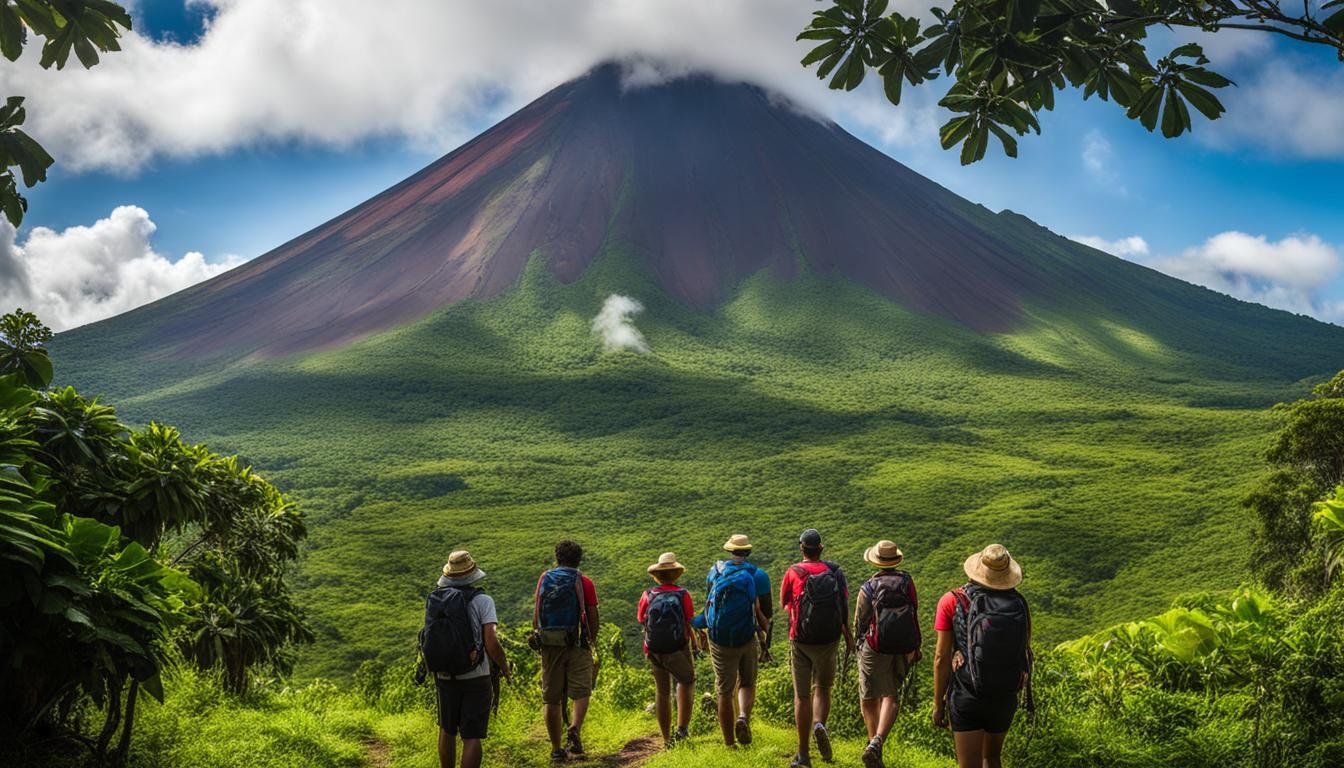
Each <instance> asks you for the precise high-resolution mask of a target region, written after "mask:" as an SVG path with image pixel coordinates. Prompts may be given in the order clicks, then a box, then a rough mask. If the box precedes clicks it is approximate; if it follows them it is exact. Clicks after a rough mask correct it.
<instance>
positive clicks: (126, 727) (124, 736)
mask: <svg viewBox="0 0 1344 768" xmlns="http://www.w3.org/2000/svg"><path fill="white" fill-rule="evenodd" d="M139 693H140V681H139V680H132V681H131V688H130V690H129V691H127V692H126V714H125V716H124V717H122V719H121V740H120V741H119V742H118V743H117V752H116V754H114V755H113V756H112V762H113V763H114V764H116V765H123V764H125V762H126V754H127V753H128V752H130V751H131V728H132V727H134V726H135V700H136V698H137V694H139Z"/></svg>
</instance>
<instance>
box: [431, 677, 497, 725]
mask: <svg viewBox="0 0 1344 768" xmlns="http://www.w3.org/2000/svg"><path fill="white" fill-rule="evenodd" d="M434 689H435V693H436V694H437V696H438V704H439V727H440V728H442V729H443V730H444V731H445V732H447V733H449V734H452V735H458V734H460V735H461V736H462V738H464V739H484V738H485V731H486V728H487V727H489V725H490V702H491V701H492V700H493V699H494V688H493V687H492V686H491V685H490V676H489V675H482V676H481V677H469V678H467V679H466V680H443V679H441V678H435V679H434Z"/></svg>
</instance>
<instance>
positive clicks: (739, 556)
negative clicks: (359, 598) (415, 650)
mask: <svg viewBox="0 0 1344 768" xmlns="http://www.w3.org/2000/svg"><path fill="white" fill-rule="evenodd" d="M798 547H799V550H800V553H801V559H800V560H799V561H798V562H796V563H794V564H792V565H790V566H789V568H788V569H787V570H786V571H785V572H784V576H783V579H782V581H781V583H780V589H779V595H778V606H779V608H780V609H782V610H784V611H786V612H787V615H788V620H789V624H788V626H789V669H790V672H791V675H792V678H793V691H794V700H793V711H794V722H795V725H796V726H797V733H798V750H797V753H796V754H795V755H794V757H793V760H792V761H791V763H790V768H809V767H810V766H811V765H812V750H813V746H814V745H815V749H816V752H817V754H818V755H819V756H820V757H821V759H822V760H823V761H825V762H828V763H829V762H831V759H832V747H831V738H830V733H829V731H828V730H827V720H828V718H829V715H830V709H831V690H832V688H833V687H834V684H835V680H836V674H837V668H838V667H839V666H840V659H839V656H840V653H841V651H842V650H843V652H844V654H845V659H846V660H847V659H849V658H850V656H851V655H853V654H857V658H858V681H859V686H858V687H859V698H860V705H861V710H862V713H863V721H864V724H865V726H866V727H867V733H868V743H867V745H866V746H865V747H864V750H863V755H862V760H863V764H864V766H865V768H884V762H883V745H884V742H885V740H886V738H887V736H888V734H889V733H890V732H891V729H892V726H893V724H894V723H895V720H896V716H897V714H898V713H899V711H900V707H901V699H902V690H903V687H904V684H905V681H906V678H907V675H908V673H909V672H910V669H911V668H912V667H913V665H914V664H915V663H916V662H918V661H919V660H920V658H921V656H922V654H921V650H920V649H921V645H922V636H921V633H920V625H919V615H918V598H917V596H916V592H915V583H914V579H913V578H912V577H911V575H910V573H909V572H908V571H905V570H902V569H901V568H900V566H901V564H902V562H903V560H904V555H903V553H902V552H901V549H900V548H899V547H898V546H897V545H896V544H895V543H893V542H891V541H888V540H882V541H879V542H877V543H876V544H874V545H873V546H871V547H868V548H867V549H866V550H865V551H864V555H863V557H864V560H865V561H866V562H867V563H868V564H869V565H871V566H872V567H873V569H874V572H873V574H872V575H871V576H870V577H869V578H868V579H867V580H865V581H864V582H863V584H862V585H861V586H860V587H859V590H858V593H857V595H855V596H854V602H853V610H852V612H851V610H850V592H849V587H848V584H847V582H846V580H845V574H844V572H843V571H842V570H841V568H840V566H839V565H837V564H836V563H834V562H832V561H830V560H824V559H822V552H823V549H824V546H823V544H822V540H821V534H820V533H819V532H818V531H817V530H816V529H813V528H809V529H807V530H805V531H803V532H802V534H801V535H800V536H799V537H798ZM723 549H724V551H725V552H726V553H727V555H728V557H727V558H725V559H722V560H719V561H718V562H716V563H714V565H713V566H712V567H711V568H710V569H709V572H708V574H707V575H706V578H705V581H706V586H707V588H708V592H707V595H706V598H705V600H704V606H703V610H701V611H700V612H696V610H695V607H694V600H693V598H692V597H691V593H690V591H689V590H688V589H686V588H685V587H682V586H680V585H679V584H678V581H679V580H680V579H681V577H682V575H683V574H685V572H686V568H685V566H683V565H682V564H681V563H679V562H678V561H677V556H676V554H674V553H672V552H665V553H663V554H662V555H660V556H659V557H658V560H657V562H655V563H653V564H652V565H650V566H649V567H648V572H649V575H650V576H651V577H652V578H653V580H654V581H655V582H656V584H655V585H654V586H652V587H650V588H649V589H647V590H645V591H644V592H643V593H642V594H641V596H640V598H639V604H638V608H637V610H636V615H635V618H636V620H637V621H638V622H639V624H640V626H641V627H642V629H643V635H644V653H645V656H646V658H647V660H648V664H649V669H650V671H651V673H652V675H653V680H654V688H655V699H654V711H655V714H656V717H657V720H658V726H659V729H660V730H661V732H662V736H663V740H664V742H665V743H666V744H667V746H669V747H671V746H675V745H676V744H677V743H678V742H680V741H682V740H684V739H687V738H688V737H689V733H688V730H689V727H690V721H691V711H692V706H693V692H694V684H695V664H694V658H693V654H697V653H700V652H705V651H707V652H708V653H709V656H710V659H711V661H712V666H713V669H714V689H715V693H716V695H717V711H718V712H717V713H718V724H719V729H720V731H721V732H722V738H723V742H724V744H726V745H727V746H729V747H730V748H731V747H735V746H736V745H739V744H740V745H748V744H751V742H752V730H751V713H752V705H753V704H754V702H755V693H756V690H755V689H756V678H757V671H758V668H759V665H760V663H761V662H762V661H769V660H770V637H769V634H770V630H771V628H772V621H771V617H772V615H773V613H774V609H775V600H774V594H773V592H772V590H771V585H770V576H769V575H768V574H767V573H766V572H765V571H764V570H762V569H760V568H757V567H756V566H755V565H753V564H752V563H751V562H749V558H750V557H751V552H752V544H751V541H750V540H749V539H748V537H747V536H745V535H743V534H734V535H733V536H731V537H729V539H728V540H727V541H726V542H725V543H724V544H723ZM582 560H583V548H582V547H580V546H579V545H578V544H577V543H575V542H573V541H568V540H566V541H561V542H560V543H558V544H556V546H555V565H554V567H552V568H550V569H548V570H546V571H545V572H543V573H542V574H541V576H540V577H539V578H538V580H537V586H536V591H535V593H534V600H533V611H532V629H533V632H532V634H531V642H530V644H531V645H532V647H533V649H534V650H537V651H538V652H539V653H540V654H541V691H542V702H543V710H544V712H543V714H544V717H545V721H546V731H547V734H548V736H549V737H550V743H551V758H552V760H553V761H555V762H557V763H558V762H564V761H565V760H567V759H569V757H570V756H582V755H583V754H584V749H583V740H582V731H583V721H584V717H585V715H586V713H587V711H588V702H589V698H590V696H591V694H592V688H593V683H594V677H595V666H594V662H593V648H592V646H593V642H594V638H596V637H597V631H598V626H599V624H598V604H597V591H596V589H595V587H594V585H593V582H592V580H591V579H590V578H588V576H586V575H584V574H583V573H582V572H581V571H580V570H579V566H580V563H581V562H582ZM964 570H965V572H966V576H967V578H968V579H969V582H968V583H966V584H965V585H964V586H962V587H959V588H957V589H953V590H951V591H949V592H947V593H946V594H944V595H943V596H942V598H941V599H940V600H939V601H938V606H937V609H936V611H935V616H934V622H933V629H934V631H935V632H936V633H937V644H936V646H935V650H934V664H933V687H934V692H933V693H934V695H933V702H934V703H933V713H932V716H933V722H934V724H935V725H937V726H938V727H940V728H947V729H950V730H951V731H952V734H953V737H954V741H955V746H956V754H957V761H958V764H959V766H960V768H997V767H998V766H1001V765H1002V762H1001V755H1002V750H1003V743H1004V737H1005V736H1006V734H1007V732H1008V728H1009V726H1010V725H1011V724H1012V721H1013V717H1014V715H1015V713H1016V711H1017V709H1018V704H1019V699H1020V698H1021V697H1023V696H1024V695H1025V698H1026V704H1027V706H1028V707H1030V706H1032V705H1031V700H1030V677H1029V676H1030V670H1031V617H1030V612H1029V610H1028V608H1027V603H1026V600H1025V599H1024V598H1023V597H1022V595H1021V594H1020V593H1019V592H1018V591H1017V589H1016V588H1017V586H1018V585H1019V584H1020V583H1021V581H1022V568H1021V566H1020V565H1019V564H1018V562H1017V561H1016V560H1014V559H1013V558H1012V556H1011V555H1010V554H1009V553H1008V550H1007V549H1005V548H1004V547H1003V546H1001V545H999V544H991V545H990V546H988V547H986V548H985V549H983V550H981V551H979V552H976V553H975V554H973V555H971V556H970V557H969V558H967V560H966V562H965V565H964ZM483 578H485V572H484V571H482V570H481V569H480V567H478V566H477V564H476V562H475V560H474V559H473V558H472V556H471V554H470V553H468V552H466V551H457V552H453V553H452V555H451V556H450V557H449V558H448V563H447V564H446V565H445V566H444V567H443V576H442V577H441V578H440V579H439V581H438V588H437V589H435V590H434V591H433V592H432V593H431V594H430V596H429V598H428V601H427V603H426V610H425V625H424V628H423V629H422V630H421V635H420V648H421V653H422V656H423V663H424V666H425V667H426V668H427V669H428V671H429V672H432V673H433V675H434V678H435V684H436V688H437V702H438V720H439V760H440V764H441V766H442V767H443V768H449V767H450V766H453V765H454V763H455V762H456V759H457V739H458V737H460V738H461V740H462V754H461V766H462V768H477V766H479V765H480V762H481V740H482V739H483V738H485V735H486V728H487V724H488V722H489V717H490V711H491V701H492V684H491V664H493V665H494V669H495V674H496V675H498V676H499V677H502V678H504V679H510V678H511V676H512V669H511V668H510V666H509V661H508V659H507V658H506V656H505V653H504V650H503V647H502V646H501V645H500V642H499V639H498V637H497V635H496V628H495V625H496V623H497V621H498V620H497V618H496V615H495V605H494V601H493V600H492V599H491V598H490V597H489V595H487V594H485V593H484V592H483V591H481V590H480V589H479V588H478V587H476V586H474V585H475V584H476V583H477V582H479V581H480V580H481V579H483ZM842 643H843V645H842ZM674 698H675V703H676V719H677V722H676V727H675V729H674V728H673V726H672V709H673V699H674ZM566 702H568V703H569V704H570V705H571V706H572V711H571V712H569V719H568V726H567V727H566Z"/></svg>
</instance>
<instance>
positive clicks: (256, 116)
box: [0, 0, 936, 171]
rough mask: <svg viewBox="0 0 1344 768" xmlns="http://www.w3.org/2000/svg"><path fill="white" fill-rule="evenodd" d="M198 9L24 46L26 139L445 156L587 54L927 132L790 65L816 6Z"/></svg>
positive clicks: (71, 149) (347, 3)
mask: <svg viewBox="0 0 1344 768" xmlns="http://www.w3.org/2000/svg"><path fill="white" fill-rule="evenodd" d="M197 2H201V3H202V4H209V5H210V6H212V7H213V10H214V13H213V16H212V18H211V19H210V21H209V22H208V25H207V28H206V30H205V32H204V34H203V35H202V36H201V38H200V39H199V40H198V41H196V42H195V43H193V44H191V45H181V44H178V43H174V42H172V41H155V40H152V39H148V38H146V37H143V36H141V35H139V34H137V33H130V34H128V35H126V37H125V40H124V42H123V45H122V47H123V50H122V51H121V52H119V53H113V54H109V55H107V56H105V57H103V59H102V63H100V64H99V65H98V66H96V67H94V68H93V69H91V70H87V71H86V70H83V69H82V68H80V67H78V66H71V67H67V68H66V69H65V70H64V71H61V72H57V71H55V70H51V71H45V70H42V69H41V68H39V67H38V66H37V64H36V61H35V58H36V55H37V48H38V46H29V50H28V51H26V52H25V54H24V58H23V60H22V61H20V62H19V63H18V64H17V65H10V66H6V67H3V68H0V89H3V91H4V92H6V93H21V94H26V95H27V97H28V99H29V102H28V106H29V107H30V109H29V120H30V127H31V128H32V132H33V133H34V134H35V136H36V137H37V138H38V139H39V140H40V141H43V142H44V143H47V144H48V145H49V149H51V150H53V154H55V155H56V157H57V158H58V160H59V161H60V162H61V163H63V164H66V165H67V166H69V167H71V168H74V169H92V168H97V169H112V170H119V171H134V170H135V169H137V168H139V167H141V166H142V165H144V164H145V163H146V162H148V161H149V160H151V159H152V158H154V157H156V156H160V155H169V156H193V155H199V154H205V153H216V152H224V151H228V150H230V149H234V148H237V147H240V146H248V145H254V144H257V143H266V142H274V141H291V140H292V141H299V142H309V143H317V144H322V145H329V146H342V145H345V144H348V143H350V142H355V141H359V140H361V139H365V138H368V137H374V136H394V137H405V138H407V139H409V140H411V141H414V142H418V143H422V144H428V145H430V146H432V147H434V148H435V149H437V150H446V149H449V148H451V147H453V146H455V145H456V144H458V143H460V142H461V141H463V140H465V139H466V138H468V137H470V136H471V135H473V134H474V133H476V132H477V131H478V130H479V128H480V127H481V125H482V124H484V123H485V122H488V121H493V120H494V119H497V118H498V117H500V116H501V115H502V114H503V113H505V112H507V111H510V110H512V109H514V108H517V107H519V106H521V105H522V104H524V103H526V102H528V101H530V100H531V99H533V98H535V97H536V96H538V95H540V94H541V93H542V92H544V91H545V90H546V89H548V88H550V87H553V86H555V85H558V84H560V83H562V82H564V81H566V80H568V79H570V78H573V77H575V76H577V75H579V74H581V73H582V72H584V71H585V70H587V69H588V68H589V67H591V66H592V65H594V64H596V63H599V62H601V61H603V60H607V59H612V58H625V57H630V56H645V57H652V58H655V59H660V60H665V61H672V62H676V64H675V65H674V67H673V68H674V69H676V68H681V69H683V70H686V71H689V70H691V69H695V70H703V71H708V72H711V73H714V74H717V75H718V76H720V77H722V78H724V79H728V80H746V81H751V82H756V83H760V84H762V85H765V86H767V87H769V88H771V89H774V90H776V91H777V92H779V93H782V94H785V95H787V96H789V97H790V98H792V99H794V100H796V101H798V102H800V103H802V104H805V105H807V106H808V107H810V108H812V109H814V110H817V111H818V112H820V113H823V114H828V115H832V116H836V117H839V118H841V119H843V118H844V117H845V116H846V115H851V114H859V115H867V117H860V118H858V119H859V120H860V121H861V122H865V124H873V125H880V126H881V127H882V129H883V130H882V135H881V138H882V139H883V140H885V141H889V142H892V141H900V140H902V139H903V137H904V136H905V135H906V134H907V133H908V132H909V131H912V130H915V129H918V130H920V131H922V132H924V133H923V135H924V136H927V137H928V139H929V141H930V142H932V141H933V140H934V137H935V136H936V131H935V132H930V131H929V130H928V127H927V125H926V123H927V122H928V121H927V120H926V119H925V118H926V117H927V116H928V115H931V114H933V112H934V111H935V108H934V106H933V105H932V100H929V99H926V101H928V102H929V103H928V104H925V105H923V107H916V108H914V109H912V110H892V109H890V108H888V107H885V106H884V107H883V109H882V111H881V113H880V117H879V116H877V115H872V114H870V113H872V112H873V111H874V107H873V105H874V104H879V103H884V102H883V101H882V96H881V93H880V90H879V89H869V88H864V89H862V90H863V91H865V92H864V93H861V94H842V93H837V92H832V91H829V90H827V89H826V87H825V84H824V83H822V82H820V81H818V80H817V79H816V77H815V76H814V74H813V73H812V72H808V71H804V70H803V69H802V67H801V66H800V65H799V63H798V62H799V59H800V58H801V57H802V55H803V54H804V53H805V52H806V51H807V50H808V49H809V44H808V43H807V42H801V43H800V42H795V41H794V36H795V35H796V34H797V33H798V32H799V31H800V30H801V29H802V28H803V27H804V26H805V25H806V24H807V23H808V19H809V18H810V14H811V12H812V11H814V10H816V9H817V7H818V6H817V4H816V3H815V2H814V1H813V0H741V1H740V2H731V3H725V2H721V0H678V1H677V2H675V3H674V2H629V1H628V0H574V1H573V2H567V3H550V2H536V0H491V2H488V3H469V4H468V3H444V2H437V1H434V0H380V2H379V3H377V4H375V5H370V4H369V3H367V2H363V0H288V1H287V2H284V3H276V2H274V0H197ZM927 4H928V3H927V1H926V0H919V3H918V4H917V5H918V7H921V8H922V7H925V6H926V5H927ZM375 6H376V7H375ZM906 10H907V12H908V9H906ZM635 74H636V77H635V80H636V81H644V82H647V81H649V79H650V78H655V79H656V77H657V76H658V75H659V73H656V72H652V71H650V70H648V69H647V68H644V69H639V70H637V72H636V73H635ZM662 74H664V75H665V74H666V72H664V73H662ZM921 95H922V94H921ZM915 113H920V114H915Z"/></svg>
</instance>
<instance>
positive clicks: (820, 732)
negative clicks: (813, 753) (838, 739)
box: [812, 723, 831, 763]
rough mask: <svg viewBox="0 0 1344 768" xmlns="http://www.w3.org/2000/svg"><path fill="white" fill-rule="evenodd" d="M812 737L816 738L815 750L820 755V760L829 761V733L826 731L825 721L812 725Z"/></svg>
mask: <svg viewBox="0 0 1344 768" xmlns="http://www.w3.org/2000/svg"><path fill="white" fill-rule="evenodd" d="M812 738H814V739H816V740H817V752H818V753H819V754H820V755H821V761H822V762H824V763H829V762H831V734H830V733H829V732H827V730H826V724H825V723H817V724H816V725H814V726H812Z"/></svg>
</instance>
